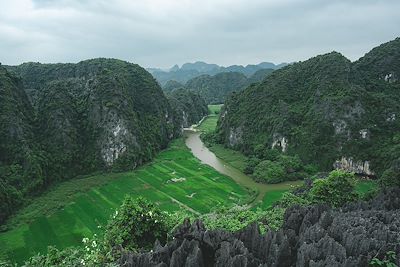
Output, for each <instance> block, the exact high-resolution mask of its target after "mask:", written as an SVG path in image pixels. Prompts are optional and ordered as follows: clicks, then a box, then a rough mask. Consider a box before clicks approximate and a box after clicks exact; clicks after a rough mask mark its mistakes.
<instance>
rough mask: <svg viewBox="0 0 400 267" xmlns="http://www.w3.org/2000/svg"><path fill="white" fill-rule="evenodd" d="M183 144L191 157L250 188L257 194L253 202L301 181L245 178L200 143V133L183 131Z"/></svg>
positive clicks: (241, 173) (190, 130) (244, 175)
mask: <svg viewBox="0 0 400 267" xmlns="http://www.w3.org/2000/svg"><path fill="white" fill-rule="evenodd" d="M185 143H186V146H187V147H188V148H190V150H191V151H192V153H193V155H194V156H195V157H196V158H198V159H199V160H200V161H201V162H202V163H204V164H207V165H209V166H211V167H213V168H214V169H215V170H217V171H218V172H219V173H222V174H224V175H227V176H229V177H230V178H232V179H233V180H234V181H235V182H237V183H238V184H240V185H241V186H244V187H247V188H250V189H252V190H255V191H257V192H258V195H257V197H256V199H255V201H262V200H263V199H264V196H265V195H266V194H267V196H268V192H271V191H277V190H284V189H290V188H293V187H295V186H298V185H300V184H301V183H302V181H291V182H284V183H279V184H261V183H257V182H255V181H254V180H253V179H252V178H251V177H249V176H247V175H246V174H244V173H243V172H241V171H240V170H238V169H236V168H234V167H233V166H232V165H230V164H229V163H227V162H225V161H224V160H222V159H220V158H218V157H217V156H216V155H215V154H214V153H213V152H211V151H210V150H209V149H208V148H207V147H206V146H205V145H204V143H203V141H201V139H200V132H197V131H195V130H192V129H188V130H185Z"/></svg>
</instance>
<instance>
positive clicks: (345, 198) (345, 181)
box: [309, 170, 357, 207]
mask: <svg viewBox="0 0 400 267" xmlns="http://www.w3.org/2000/svg"><path fill="white" fill-rule="evenodd" d="M309 194H310V198H311V200H312V201H313V202H316V203H327V204H330V205H331V206H334V207H340V206H343V205H344V204H345V203H347V202H351V201H354V200H356V199H357V194H356V192H355V178H354V174H352V173H348V172H344V171H339V170H336V171H332V172H331V173H330V174H329V176H328V177H327V178H325V179H317V180H315V181H314V183H313V187H312V188H311V190H310V193H309Z"/></svg>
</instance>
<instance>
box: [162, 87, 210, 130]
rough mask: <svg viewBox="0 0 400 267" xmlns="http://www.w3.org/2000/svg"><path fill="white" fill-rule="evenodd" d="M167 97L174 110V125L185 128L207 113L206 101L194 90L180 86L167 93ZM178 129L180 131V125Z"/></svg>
mask: <svg viewBox="0 0 400 267" xmlns="http://www.w3.org/2000/svg"><path fill="white" fill-rule="evenodd" d="M167 98H168V101H169V103H170V105H171V107H172V109H173V110H174V116H173V117H174V119H175V125H180V126H183V127H185V128H187V127H190V126H192V125H193V124H196V123H197V122H199V121H200V120H201V119H202V118H203V117H204V116H206V115H207V114H208V109H207V105H206V102H205V101H204V99H203V98H201V97H200V96H199V95H198V94H196V93H194V92H190V91H188V90H185V89H183V88H180V89H176V90H174V91H172V92H170V93H167ZM178 131H179V132H180V131H181V127H179V128H178Z"/></svg>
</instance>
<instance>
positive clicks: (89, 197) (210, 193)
mask: <svg viewBox="0 0 400 267" xmlns="http://www.w3.org/2000/svg"><path fill="white" fill-rule="evenodd" d="M110 176H111V177H112V179H109V178H110V177H107V178H105V179H108V182H107V183H106V184H105V185H102V186H99V187H96V188H92V189H90V190H88V191H87V192H75V193H71V192H70V193H71V194H73V196H70V197H69V198H68V201H69V203H67V204H65V206H64V207H62V208H60V209H59V210H57V211H56V212H54V213H51V212H49V213H43V214H41V215H40V216H39V215H38V214H40V213H34V217H33V218H31V219H32V221H31V222H30V223H23V224H21V225H19V226H17V227H16V228H14V229H12V230H9V231H7V232H4V233H1V234H0V252H1V254H2V255H1V257H3V258H8V259H12V260H15V261H17V262H21V261H23V260H25V259H27V258H28V257H29V256H32V255H34V254H36V253H38V252H42V253H44V252H46V249H47V246H48V245H55V246H56V247H58V248H65V247H68V246H76V245H80V244H81V241H82V238H83V237H90V236H92V235H93V234H99V233H101V227H102V226H104V225H105V224H106V222H107V220H108V218H109V217H110V216H111V214H112V213H113V212H114V210H115V209H116V208H117V207H119V205H120V204H121V203H122V200H123V199H124V197H125V195H126V194H129V195H134V196H143V197H145V198H147V199H149V200H151V201H153V202H155V203H156V204H157V205H159V207H160V208H161V209H162V210H165V211H176V210H180V209H184V210H186V211H188V212H192V213H194V214H203V213H207V212H210V211H211V210H212V209H213V208H215V207H218V206H221V205H226V206H230V205H234V204H244V203H246V202H248V201H249V199H251V197H252V196H251V194H250V193H249V192H248V191H247V190H246V189H244V188H242V187H241V186H239V185H238V184H237V183H235V182H234V181H233V180H231V179H230V178H228V177H226V176H224V175H221V174H219V173H218V172H217V171H215V170H214V169H212V168H211V167H209V166H207V165H204V164H202V163H201V162H200V161H199V160H197V159H196V158H195V157H194V156H193V155H192V154H191V153H190V151H189V150H188V148H187V147H186V146H185V144H184V142H183V139H178V140H176V141H174V142H173V143H172V144H171V145H170V147H169V148H168V149H166V150H164V151H162V152H161V153H160V154H159V155H158V156H157V157H156V159H155V160H154V161H153V162H152V163H150V164H147V165H145V166H143V167H141V168H139V169H137V170H135V171H132V172H126V173H119V174H110ZM96 178H97V179H104V177H101V176H97V177H96ZM96 178H95V179H96ZM84 179H87V180H86V181H87V182H89V183H90V182H91V180H92V179H93V177H89V178H84ZM84 179H82V181H80V183H81V186H82V184H84V182H85V180H84ZM174 179H176V180H175V182H174ZM67 183H69V182H67ZM71 183H76V181H71ZM64 188H65V186H60V187H57V188H55V189H54V190H55V191H56V192H54V191H52V192H49V193H48V194H46V195H44V196H42V197H40V198H39V200H38V201H39V202H40V203H43V205H46V204H45V203H46V201H49V202H50V203H49V205H55V203H54V201H56V202H57V199H56V198H54V196H55V195H59V196H60V198H65V196H63V194H65V192H64V191H63V189H64ZM49 195H50V196H49ZM58 204H59V205H60V206H61V205H63V203H58ZM33 205H34V204H33ZM34 207H35V206H31V207H27V208H26V209H25V210H29V209H30V208H34ZM36 208H38V207H36ZM43 212H44V211H43ZM27 216H28V217H29V215H27ZM27 216H25V217H23V219H24V220H25V221H27V220H28V218H26V217H27ZM21 220H22V219H21ZM16 223H17V221H16ZM1 257H0V258H1Z"/></svg>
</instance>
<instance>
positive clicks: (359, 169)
mask: <svg viewBox="0 0 400 267" xmlns="http://www.w3.org/2000/svg"><path fill="white" fill-rule="evenodd" d="M333 167H334V169H337V170H344V171H347V172H354V173H355V174H358V175H365V176H375V173H374V172H373V171H372V170H371V169H370V164H369V161H361V160H359V161H356V160H353V159H352V158H346V157H342V158H341V159H340V160H337V161H336V162H335V163H334V164H333Z"/></svg>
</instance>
